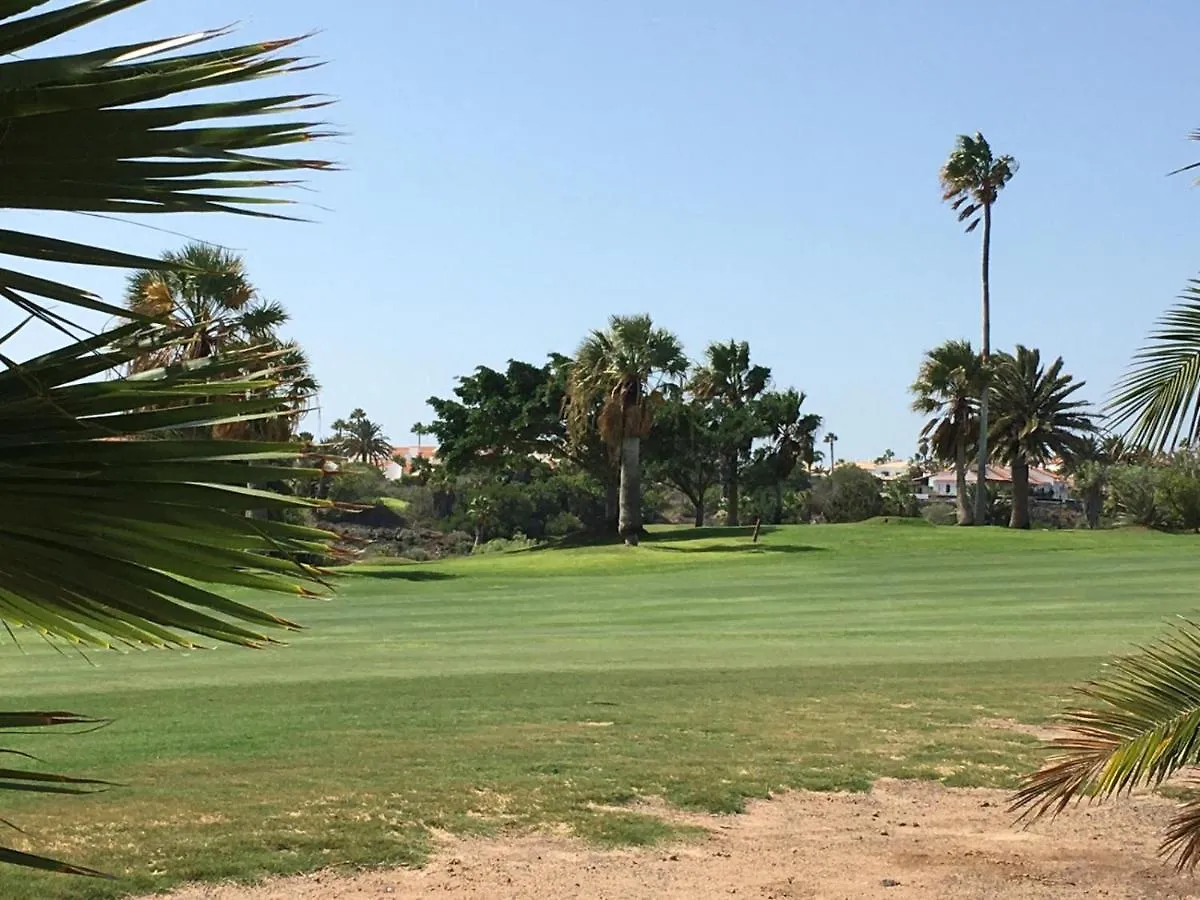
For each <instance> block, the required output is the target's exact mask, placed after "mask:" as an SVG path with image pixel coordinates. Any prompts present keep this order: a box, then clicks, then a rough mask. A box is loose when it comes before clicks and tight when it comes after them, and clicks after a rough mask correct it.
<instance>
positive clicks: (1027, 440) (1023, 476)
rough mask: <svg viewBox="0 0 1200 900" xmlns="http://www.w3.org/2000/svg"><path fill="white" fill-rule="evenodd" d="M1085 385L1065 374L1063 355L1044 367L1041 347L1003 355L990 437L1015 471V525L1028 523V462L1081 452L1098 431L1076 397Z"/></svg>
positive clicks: (995, 386) (1012, 525) (998, 453)
mask: <svg viewBox="0 0 1200 900" xmlns="http://www.w3.org/2000/svg"><path fill="white" fill-rule="evenodd" d="M1083 386H1084V382H1082V381H1076V380H1075V379H1074V378H1073V377H1072V376H1070V375H1068V374H1066V373H1064V372H1063V361H1062V357H1059V358H1058V359H1056V360H1055V361H1054V362H1053V363H1051V364H1050V366H1049V367H1045V366H1043V365H1042V358H1041V353H1040V352H1039V351H1038V350H1030V349H1029V348H1028V347H1024V346H1022V345H1020V344H1018V345H1017V352H1016V353H1015V354H1014V355H1013V356H1007V355H1005V356H1002V357H1000V358H999V360H998V364H997V366H996V373H995V377H994V379H993V382H992V391H993V395H994V397H993V399H994V403H995V407H996V417H995V419H994V420H993V421H992V429H991V432H992V434H991V437H992V440H993V442H994V444H995V452H996V457H997V458H998V459H999V460H1000V461H1001V462H1003V463H1004V464H1005V465H1007V466H1010V467H1011V469H1012V487H1013V498H1012V518H1011V520H1010V521H1009V527H1010V528H1028V527H1029V466H1030V465H1041V464H1044V463H1045V461H1046V460H1047V459H1048V458H1050V457H1052V456H1059V457H1062V458H1064V459H1065V458H1069V457H1071V456H1074V455H1076V454H1077V453H1079V452H1080V451H1081V450H1083V449H1084V448H1085V443H1084V438H1085V436H1086V435H1088V434H1089V433H1091V432H1092V431H1094V430H1095V425H1094V423H1093V421H1092V417H1091V415H1090V414H1089V413H1088V412H1087V404H1086V403H1085V402H1083V401H1081V400H1074V399H1072V397H1073V396H1074V395H1075V393H1076V392H1077V391H1078V390H1079V389H1080V388H1082V387H1083Z"/></svg>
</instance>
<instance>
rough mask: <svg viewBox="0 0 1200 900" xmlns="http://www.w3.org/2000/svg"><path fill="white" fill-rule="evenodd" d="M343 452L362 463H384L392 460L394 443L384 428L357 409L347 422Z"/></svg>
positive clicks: (342, 444)
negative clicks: (388, 437)
mask: <svg viewBox="0 0 1200 900" xmlns="http://www.w3.org/2000/svg"><path fill="white" fill-rule="evenodd" d="M340 449H341V452H342V453H343V454H344V455H345V456H347V457H349V458H350V459H352V460H355V461H356V462H360V463H375V464H378V463H384V462H387V461H389V460H390V459H391V458H392V443H391V441H389V440H388V439H387V436H386V435H384V433H383V426H382V425H380V424H379V423H378V422H373V421H372V420H371V419H370V417H368V416H367V414H366V412H365V411H363V410H362V409H356V410H354V412H352V413H350V418H349V419H348V420H347V422H346V436H345V437H344V438H343V439H342V443H341V447H340Z"/></svg>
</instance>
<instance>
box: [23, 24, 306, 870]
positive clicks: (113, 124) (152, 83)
mask: <svg viewBox="0 0 1200 900" xmlns="http://www.w3.org/2000/svg"><path fill="white" fill-rule="evenodd" d="M143 2H147V0H90V2H86V3H65V2H47V0H41V2H39V0H17V2H8V3H2V4H0V46H2V47H3V49H4V53H3V57H2V60H0V84H2V85H4V103H5V112H4V137H3V141H4V163H3V167H4V176H5V177H4V178H3V180H2V181H0V208H4V209H9V210H13V209H33V210H43V209H44V210H58V211H69V212H82V213H89V214H97V215H101V216H112V215H138V214H143V213H166V212H194V213H198V212H225V213H240V214H245V215H255V216H278V215H279V214H278V212H272V210H278V209H279V207H278V206H275V207H272V206H270V205H269V204H278V203H284V202H287V200H286V198H284V197H279V196H272V194H271V191H270V189H272V188H277V187H282V186H285V185H287V184H288V183H289V182H290V181H291V180H292V178H293V176H291V175H289V170H292V171H295V170H318V169H327V168H330V164H329V163H328V162H325V161H323V160H319V159H313V158H311V157H306V156H304V155H301V154H297V153H292V152H283V153H278V152H276V151H277V150H278V149H279V148H284V147H287V148H290V147H292V145H299V144H306V145H310V144H311V142H312V141H314V140H315V139H319V138H321V137H323V136H325V135H327V134H328V132H325V131H324V130H323V129H322V127H321V126H320V125H319V124H317V123H314V122H312V121H311V117H312V110H313V109H315V108H316V107H318V106H321V105H323V103H324V101H321V100H317V99H314V98H312V97H310V96H307V95H302V94H290V95H289V94H285V93H282V92H278V93H274V94H270V95H266V96H263V95H261V94H257V93H254V92H252V91H251V92H247V91H245V90H240V88H245V87H253V86H254V85H256V84H258V83H259V80H260V79H263V78H267V77H271V76H274V75H284V74H288V73H292V72H297V71H300V70H302V69H305V68H309V67H310V65H311V63H310V62H309V61H308V60H306V59H304V58H301V57H298V56H296V55H294V53H293V49H292V48H294V46H295V44H296V42H297V41H296V39H288V40H282V41H265V42H258V43H251V44H244V45H237V46H216V47H213V46H210V47H207V48H206V47H204V46H202V45H204V44H206V43H210V42H213V41H217V42H223V39H224V38H225V37H226V36H227V35H228V34H229V31H228V30H227V29H218V30H211V31H198V32H193V33H191V34H184V35H182V36H180V35H179V33H178V31H176V32H175V33H173V34H171V35H170V36H168V37H165V38H162V39H152V40H145V41H139V42H136V43H129V41H128V40H126V41H123V42H122V43H120V44H119V45H117V46H111V47H104V48H99V49H94V50H86V49H83V48H80V49H77V50H76V51H75V52H72V53H70V54H65V55H54V52H55V49H56V48H58V47H61V46H63V43H61V42H60V43H58V44H55V43H53V42H54V41H55V39H57V38H64V37H65V41H66V42H67V43H72V44H75V45H77V46H78V44H79V43H80V42H79V41H78V40H77V38H76V36H75V35H74V34H73V32H76V31H77V30H79V29H83V28H86V27H87V26H89V25H91V24H92V23H95V22H97V21H99V20H101V19H105V18H107V17H108V16H110V15H112V14H115V13H119V12H123V11H125V10H128V9H130V8H132V7H136V6H140V5H141V4H142V3H143ZM160 5H161V7H162V8H163V9H166V10H169V9H171V7H170V6H169V5H168V4H167V3H165V2H164V3H162V4H160ZM218 86H220V87H225V88H232V89H233V92H234V93H236V94H237V95H238V96H237V97H236V99H233V98H231V97H230V95H229V94H225V95H223V96H203V95H201V96H200V97H199V99H200V101H201V102H196V101H197V95H196V94H194V93H192V92H194V91H198V90H204V89H207V88H211V87H218ZM180 95H186V98H182V97H180ZM205 101H206V102H205ZM18 227H19V226H18ZM0 254H2V255H4V256H5V257H7V258H8V259H9V260H20V259H34V260H38V261H39V264H44V263H47V262H51V263H72V264H76V265H82V266H108V267H113V268H120V269H126V270H129V269H149V270H156V271H167V270H171V269H176V268H178V264H177V263H174V262H172V261H168V260H162V259H153V258H150V257H145V256H139V255H134V254H129V253H122V252H119V251H115V250H111V249H105V248H102V247H96V246H90V245H87V244H81V243H74V242H70V241H64V240H61V239H58V238H56V237H53V236H50V235H44V234H38V233H33V232H27V231H19V230H15V229H12V230H3V231H0ZM20 268H21V266H20V265H19V264H17V263H13V262H9V263H7V264H6V266H5V268H3V269H2V270H0V296H2V297H3V298H4V299H5V300H7V301H9V302H10V303H12V304H13V305H14V306H15V307H16V308H17V310H18V311H19V312H20V313H21V314H22V315H23V316H30V317H33V318H35V319H37V320H39V321H41V322H43V323H46V324H49V325H51V326H52V327H54V328H56V329H58V331H59V332H60V333H65V334H66V335H67V337H68V343H67V344H65V345H64V346H63V347H62V348H61V349H59V350H56V351H53V352H50V353H47V354H44V355H43V356H39V357H37V358H35V359H32V360H25V361H23V362H22V363H20V364H19V365H17V366H9V367H7V368H6V369H5V370H4V371H0V435H2V437H0V445H2V446H0V453H2V455H3V457H4V460H5V465H4V467H3V469H4V474H3V478H0V501H2V502H0V621H3V622H4V623H5V624H6V625H7V624H12V625H20V626H25V627H27V628H29V629H30V631H31V632H32V633H35V634H36V633H38V632H41V633H44V634H46V635H47V636H48V637H50V638H61V639H63V640H66V641H71V642H77V643H84V644H87V645H92V646H105V645H107V644H108V643H109V642H110V641H111V642H114V643H126V644H136V645H146V646H160V645H163V644H179V645H188V644H190V639H189V638H188V637H186V635H185V634H184V633H185V632H190V633H192V634H196V635H199V636H201V637H202V638H207V639H208V640H209V641H210V642H211V641H228V642H233V643H251V644H252V643H263V642H265V641H267V640H268V639H267V638H265V637H264V636H263V635H261V634H258V632H257V629H258V628H260V627H269V626H274V627H280V626H284V627H286V625H287V623H286V622H283V621H282V620H280V619H278V618H276V617H273V616H270V615H268V614H266V613H263V612H260V611H258V610H255V609H252V608H250V607H247V606H244V605H242V604H240V603H236V602H234V601H232V600H230V599H228V598H227V597H226V596H224V595H223V593H222V592H221V590H220V589H219V588H217V589H214V588H211V587H205V586H204V585H206V584H207V585H214V584H215V585H238V586H244V587H256V586H257V587H262V588H266V589H269V590H283V591H287V592H289V593H292V594H295V593H296V592H297V590H298V589H301V588H300V586H301V585H304V584H308V585H310V586H312V585H314V584H315V582H316V581H317V580H318V579H319V578H320V574H319V573H318V572H316V571H315V570H312V569H310V568H308V567H305V566H302V565H300V564H299V563H297V562H295V561H294V559H293V558H292V557H293V555H294V554H295V553H297V552H319V551H321V550H322V541H323V540H324V538H325V536H324V535H322V534H321V533H320V532H313V531H311V530H308V529H303V528H299V527H297V526H294V525H287V524H284V523H282V522H273V521H251V520H248V519H247V518H246V517H245V515H244V512H245V511H246V510H247V509H250V508H266V509H274V510H282V509H284V508H287V507H293V506H297V505H306V501H300V500H296V499H294V498H292V499H287V498H282V497H277V496H272V495H270V494H264V493H256V492H247V491H246V489H245V487H244V485H245V483H246V481H247V480H254V481H260V480H261V481H271V480H273V479H274V478H276V477H280V476H281V475H282V474H284V473H286V474H288V475H294V474H296V470H295V469H294V468H292V467H291V463H292V462H293V461H295V460H296V459H297V458H298V454H299V450H300V448H299V445H295V444H289V445H278V444H272V443H254V442H248V441H229V442H226V441H221V440H206V441H202V442H189V441H186V440H181V439H178V438H174V437H171V435H173V434H176V433H178V432H179V431H180V430H182V429H186V428H208V429H211V428H212V427H214V426H215V425H217V424H218V423H222V422H224V423H229V422H231V421H232V422H236V421H249V420H253V419H255V418H258V417H265V418H270V417H271V416H274V415H277V412H275V411H274V408H275V406H276V400H275V399H274V398H269V399H267V400H263V399H261V398H259V397H258V396H257V395H258V394H259V393H260V392H262V391H265V390H268V389H269V390H275V389H282V388H283V385H281V384H279V382H280V381H282V380H284V379H285V378H286V374H285V373H279V372H277V373H275V374H273V375H268V374H267V371H268V370H269V369H270V368H271V366H270V365H269V359H268V354H267V353H266V352H264V351H262V350H247V351H230V352H229V353H227V354H220V353H218V354H216V355H210V356H207V357H204V358H203V359H200V360H198V361H197V362H196V363H195V364H194V365H192V366H190V367H180V366H175V365H168V366H166V367H164V368H149V369H148V370H147V371H144V372H137V373H132V374H131V373H130V372H129V367H130V366H131V364H132V363H134V361H135V360H137V359H139V358H141V357H144V356H145V355H147V354H148V353H156V354H161V358H163V359H172V358H175V357H176V355H177V354H180V353H182V352H184V349H185V348H188V347H192V346H195V345H196V344H201V343H203V342H204V340H205V338H204V336H203V335H201V334H200V333H198V332H196V331H194V330H189V329H187V328H180V327H179V326H178V323H176V325H175V326H173V327H164V326H163V325H161V324H151V323H148V322H146V321H145V319H144V318H140V317H139V320H138V322H137V324H134V325H124V326H119V327H115V328H112V329H109V330H108V331H107V332H105V333H103V334H101V335H99V336H95V337H85V338H78V337H77V336H78V334H79V333H80V331H79V329H76V328H75V327H74V324H73V322H72V321H71V319H70V317H69V316H68V315H67V314H64V312H63V310H64V309H66V310H68V312H69V308H71V307H74V308H76V309H85V310H90V311H92V312H97V313H101V314H103V315H107V316H116V317H118V318H120V319H127V318H129V317H130V316H131V315H132V314H131V312H130V311H129V310H128V309H125V308H123V307H122V306H119V305H115V304H110V303H106V302H105V301H103V300H101V299H100V298H99V297H97V296H96V295H95V294H93V293H91V292H90V291H87V290H85V289H82V288H79V287H76V286H73V285H70V284H65V283H63V282H60V281H57V280H54V278H52V277H49V276H48V275H47V274H46V273H45V272H44V271H42V272H38V273H37V274H33V273H29V272H23V271H20ZM51 306H53V308H51ZM122 373H123V377H117V378H115V379H113V380H111V381H105V382H99V381H98V380H97V379H99V378H100V377H101V376H104V375H115V374H122ZM247 373H249V374H247ZM268 384H271V387H270V388H268ZM210 386H215V387H216V389H218V390H219V392H220V395H221V396H220V397H219V398H216V399H213V398H209V399H202V400H200V401H197V398H198V397H199V398H205V397H208V394H207V390H208V388H209V387H210ZM149 436H155V437H158V438H161V439H158V440H129V438H142V437H149ZM71 721H79V717H71V716H61V715H58V714H47V713H39V712H33V713H0V729H5V728H13V727H16V728H28V727H34V726H55V725H58V724H69V723H70V722H71ZM6 758H8V759H12V758H14V757H11V756H6ZM62 784H63V782H60V783H58V784H56V783H55V782H53V781H51V780H47V778H46V777H45V776H39V775H38V774H37V773H28V775H27V778H25V779H21V778H18V777H16V774H15V773H13V772H12V771H11V770H10V772H9V774H8V776H6V777H5V778H3V779H0V790H22V791H28V790H37V789H43V790H61V789H62ZM0 862H10V863H16V864H19V865H31V866H36V867H39V868H45V869H53V870H57V871H73V872H77V873H80V872H82V873H86V874H94V873H91V872H89V871H88V870H82V869H78V868H75V867H71V866H69V865H66V864H62V863H56V862H54V861H52V860H48V859H45V858H42V857H37V856H33V855H30V854H24V853H18V852H16V851H11V850H6V849H3V848H0Z"/></svg>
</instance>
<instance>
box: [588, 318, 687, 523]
mask: <svg viewBox="0 0 1200 900" xmlns="http://www.w3.org/2000/svg"><path fill="white" fill-rule="evenodd" d="M687 368H688V361H687V358H686V357H685V356H684V354H683V347H682V345H681V344H680V343H679V339H678V338H677V337H675V335H673V334H672V333H671V332H669V331H667V330H666V329H663V328H656V327H654V323H653V321H652V320H651V319H650V317H649V316H647V315H638V316H612V317H611V318H610V319H609V320H608V327H607V328H606V329H604V330H602V331H600V330H597V331H593V332H592V333H591V334H590V335H588V337H587V338H586V339H585V340H584V341H583V343H582V344H580V345H579V349H578V350H577V351H576V353H575V360H574V362H573V363H572V365H571V370H570V375H569V377H568V381H567V415H568V422H569V425H570V427H571V429H572V431H573V432H574V433H575V434H576V435H577V436H580V435H582V433H583V432H585V431H586V430H587V429H588V428H590V427H594V428H595V430H596V432H597V433H598V434H599V436H600V438H601V440H602V441H603V442H604V444H605V445H606V446H607V447H608V448H609V451H610V452H611V453H612V454H613V455H614V456H616V457H617V458H618V459H619V461H620V466H621V486H620V502H619V518H618V526H617V527H618V531H619V533H620V535H621V537H622V538H623V539H624V540H625V543H626V544H629V545H631V546H636V545H637V543H638V538H639V535H640V533H641V529H642V489H641V440H642V438H643V437H645V436H646V435H647V434H648V433H649V431H650V428H651V426H652V424H653V422H654V413H655V410H656V408H657V406H658V404H659V403H660V401H661V399H662V392H663V390H664V388H665V386H666V384H667V382H674V381H677V380H678V379H680V378H682V377H683V375H684V374H685V373H686V372H687ZM595 406H598V407H599V412H598V413H596V414H594V409H593V408H594V407H595Z"/></svg>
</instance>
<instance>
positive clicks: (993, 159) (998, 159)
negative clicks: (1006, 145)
mask: <svg viewBox="0 0 1200 900" xmlns="http://www.w3.org/2000/svg"><path fill="white" fill-rule="evenodd" d="M1019 167H1020V164H1019V163H1018V162H1017V161H1016V160H1015V159H1014V158H1013V157H1011V156H1009V155H1007V154H1005V155H1003V156H996V155H994V154H993V153H992V147H991V145H990V144H989V143H988V142H987V139H986V138H985V137H984V136H983V135H982V134H980V133H979V132H975V134H974V135H973V136H972V135H969V134H960V135H959V136H958V138H957V139H956V140H955V143H954V149H953V150H951V151H950V156H949V157H948V158H947V159H946V162H945V163H943V164H942V168H941V171H940V172H939V173H938V180H939V181H940V182H941V185H942V199H943V200H944V201H946V202H948V203H949V204H950V208H951V209H953V210H955V211H957V212H958V221H960V222H966V223H967V232H968V233H970V232H972V231H974V230H975V229H976V228H978V227H979V222H980V214H981V213H982V212H983V211H984V210H985V208H987V207H990V206H991V205H992V204H993V203H995V202H996V200H997V198H998V197H999V195H1000V192H1001V191H1002V190H1004V188H1005V186H1006V185H1007V184H1008V183H1009V182H1010V181H1011V180H1012V178H1013V176H1014V175H1016V174H1017V169H1018V168H1019Z"/></svg>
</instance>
